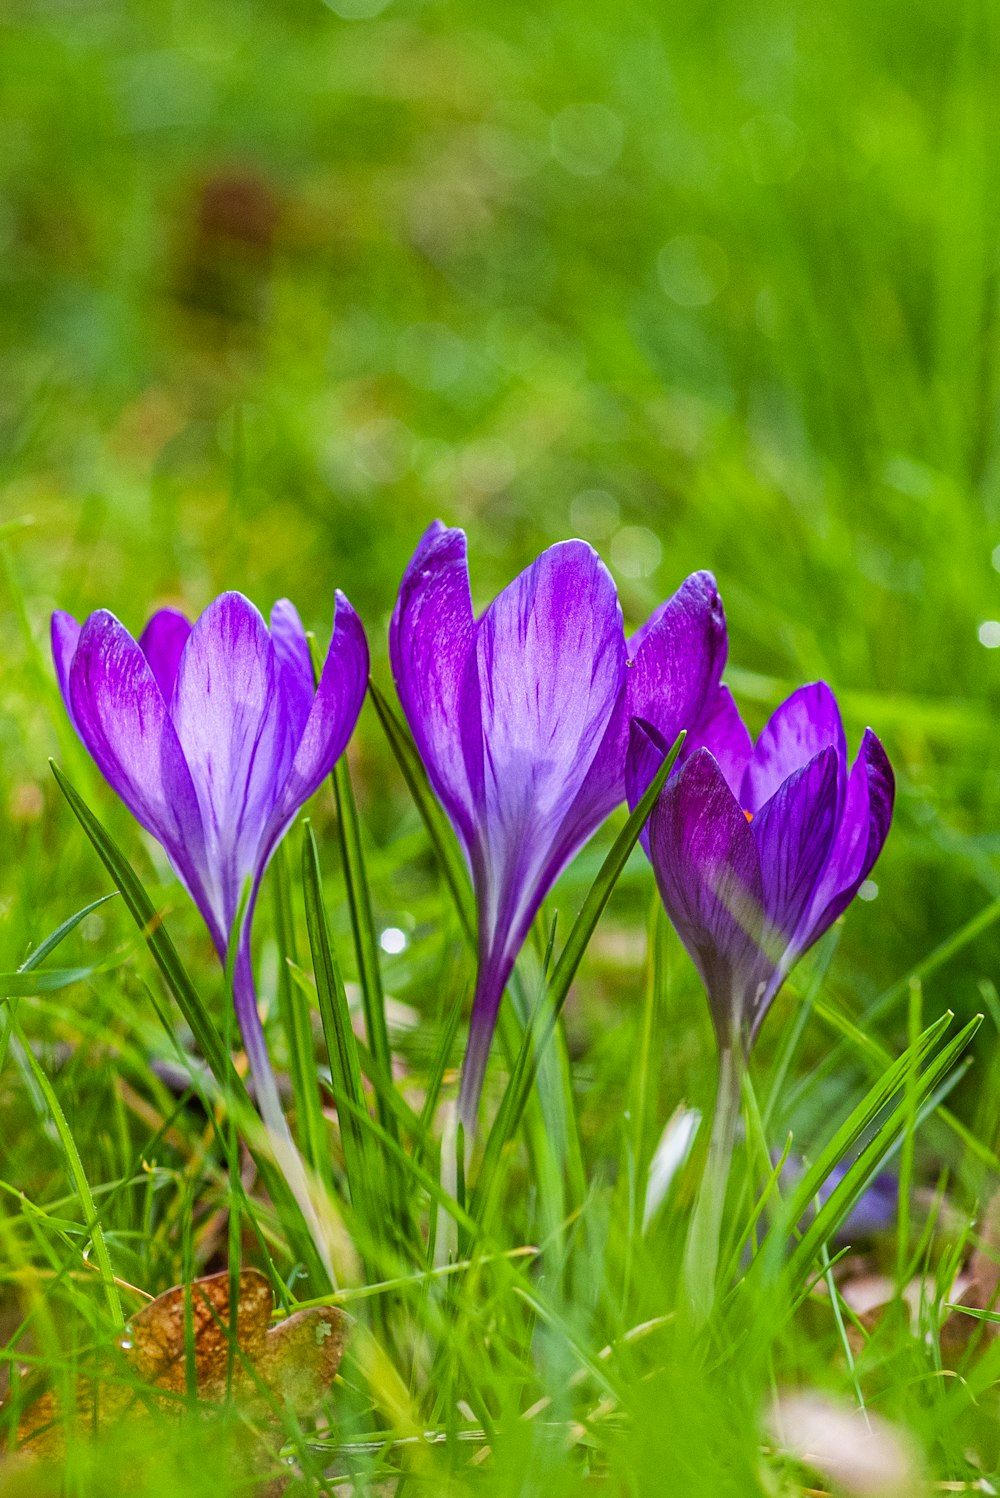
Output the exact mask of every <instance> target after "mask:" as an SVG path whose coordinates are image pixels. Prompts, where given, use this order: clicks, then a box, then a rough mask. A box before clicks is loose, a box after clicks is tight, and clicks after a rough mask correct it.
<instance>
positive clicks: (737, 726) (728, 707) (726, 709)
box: [681, 687, 753, 798]
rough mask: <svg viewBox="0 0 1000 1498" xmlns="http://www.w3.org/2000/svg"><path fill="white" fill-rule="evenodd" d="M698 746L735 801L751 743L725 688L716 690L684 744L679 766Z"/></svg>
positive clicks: (747, 760) (751, 747)
mask: <svg viewBox="0 0 1000 1498" xmlns="http://www.w3.org/2000/svg"><path fill="white" fill-rule="evenodd" d="M702 746H704V747H705V748H706V749H708V750H709V752H710V753H711V755H712V757H713V759H714V760H715V762H716V764H717V765H718V766H719V769H720V770H721V771H722V773H723V775H724V776H725V778H726V784H727V785H728V786H729V789H730V790H731V791H732V793H733V795H734V796H736V797H737V798H739V794H740V789H741V787H742V784H743V776H744V774H745V772H746V767H747V764H748V763H749V760H750V756H751V754H752V753H753V740H752V739H751V738H750V734H749V732H748V731H747V726H746V724H745V723H744V722H743V719H742V718H741V717H740V710H739V708H738V707H737V706H736V703H735V702H734V701H733V694H732V692H730V690H729V688H728V687H719V688H718V689H717V691H716V692H715V695H714V697H712V698H711V699H710V701H709V704H708V706H707V707H706V709H705V711H704V713H703V714H702V717H701V718H700V719H699V720H698V722H697V723H696V724H694V726H693V728H692V731H691V732H690V733H689V734H688V736H687V738H686V739H685V740H684V748H683V750H682V751H681V763H682V764H683V763H684V761H685V760H686V759H690V757H691V755H692V754H693V753H694V751H695V750H696V749H699V748H701V747H702Z"/></svg>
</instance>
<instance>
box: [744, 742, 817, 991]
mask: <svg viewBox="0 0 1000 1498" xmlns="http://www.w3.org/2000/svg"><path fill="white" fill-rule="evenodd" d="M837 771H838V764H837V754H836V750H834V749H833V748H832V747H829V746H828V747H827V748H826V749H822V750H820V752H819V754H817V755H816V757H815V758H814V759H812V760H810V761H809V763H808V764H807V765H804V766H803V768H802V769H801V770H795V771H794V772H793V773H792V774H791V775H789V777H788V779H787V780H785V781H784V782H783V783H782V784H781V785H780V786H779V787H778V789H777V790H776V791H775V793H774V795H773V796H772V797H771V799H770V801H768V802H767V804H766V805H765V806H764V807H763V809H762V810H761V811H760V812H758V814H757V815H756V816H755V817H754V819H753V824H752V828H751V831H752V833H753V837H754V841H755V842H756V844H757V851H758V853H759V854H760V868H761V877H762V879H763V884H764V912H765V917H766V921H767V927H768V930H767V940H768V942H769V944H770V945H771V956H772V958H773V960H774V962H775V965H776V966H779V967H781V969H782V971H783V972H787V971H788V969H789V968H790V967H791V965H792V963H793V962H794V960H795V958H796V957H797V956H798V955H799V954H800V951H801V948H799V949H798V950H795V948H794V947H793V946H792V939H793V937H794V936H795V934H796V932H797V931H798V930H799V927H800V924H801V922H802V918H803V916H804V915H805V913H806V911H807V910H808V909H809V907H810V905H811V902H812V900H813V898H814V896H815V893H816V888H817V885H818V883H819V880H820V877H821V875H822V874H823V871H824V869H825V867H826V865H827V862H828V860H829V857H830V849H831V847H832V845H833V839H834V833H835V831H836V828H837V813H838V805H837V799H838V795H837ZM790 948H791V949H790Z"/></svg>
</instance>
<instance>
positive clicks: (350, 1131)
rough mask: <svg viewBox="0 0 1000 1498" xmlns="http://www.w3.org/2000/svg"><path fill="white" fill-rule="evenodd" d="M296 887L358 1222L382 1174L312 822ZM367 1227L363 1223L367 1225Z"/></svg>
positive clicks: (374, 1195) (304, 836)
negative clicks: (367, 1130) (369, 1131)
mask: <svg viewBox="0 0 1000 1498" xmlns="http://www.w3.org/2000/svg"><path fill="white" fill-rule="evenodd" d="M302 887H303V890H304V893H305V906H306V926H307V929H308V931H309V945H310V948H311V949H312V960H313V970H314V972H315V974H316V991H317V994H318V996H319V1012H320V1017H321V1018H322V1021H323V1034H324V1037H325V1039H326V1049H327V1055H328V1057H329V1061H330V1076H331V1080H332V1085H333V1096H334V1101H335V1102H336V1104H337V1116H338V1118H339V1119H340V1136H341V1140H342V1141H343V1148H344V1168H345V1170H346V1173H347V1183H348V1187H349V1189H350V1193H351V1201H352V1202H353V1203H354V1206H355V1209H356V1210H357V1212H358V1214H359V1216H360V1217H361V1218H362V1219H365V1218H369V1217H370V1211H371V1207H372V1201H373V1199H374V1200H375V1201H377V1199H378V1182H379V1180H380V1178H381V1176H382V1168H381V1162H380V1161H379V1159H378V1157H377V1155H376V1154H375V1153H374V1152H373V1151H372V1150H371V1149H369V1147H368V1144H367V1141H366V1137H365V1135H364V1134H363V1132H362V1130H361V1128H360V1126H359V1123H358V1111H359V1110H360V1111H362V1112H366V1111H367V1110H366V1109H365V1107H364V1085H363V1083H362V1080H361V1065H360V1062H359V1060H358V1050H357V1044H356V1042H355V1038H354V1030H353V1028H352V1026H351V1012H350V1009H349V1008H348V1004H347V994H346V993H345V992H344V980H343V978H342V977H341V974H340V968H339V966H338V964H337V958H336V956H335V954H334V950H333V941H332V939H331V937H330V928H329V924H328V922H327V918H326V907H325V906H324V904H323V883H322V875H321V873H320V866H319V850H318V849H317V847H316V838H315V836H314V834H313V830H312V824H311V823H310V822H309V821H306V823H305V826H304V828H303V834H302ZM372 1225H373V1223H371V1222H369V1227H371V1226H372Z"/></svg>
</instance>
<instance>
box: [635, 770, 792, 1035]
mask: <svg viewBox="0 0 1000 1498" xmlns="http://www.w3.org/2000/svg"><path fill="white" fill-rule="evenodd" d="M650 847H651V850H652V859H653V868H654V869H655V871H656V879H657V884H658V885H659V888H660V894H661V896H662V898H663V903H664V905H665V906H666V910H667V914H668V915H669V916H670V919H671V920H672V922H673V923H674V926H675V927H676V929H677V934H678V935H679V936H680V938H681V941H682V942H683V943H684V945H685V947H686V948H687V950H688V952H689V953H690V955H691V958H692V961H693V962H694V964H695V966H696V967H697V969H698V972H699V973H700V975H701V979H702V982H703V983H704V985H705V988H706V990H707V993H708V998H709V1006H710V1008H711V1011H712V1018H713V1020H714V1022H715V1027H716V1030H717V1032H718V1035H719V1041H720V1044H721V1045H723V1046H726V1045H731V1044H733V1042H734V1041H735V1040H736V1039H737V1038H741V1039H742V1038H745V1037H746V1035H747V1033H748V1031H749V1028H750V1026H751V1023H752V1020H753V1016H754V1013H755V1009H756V1006H757V1004H758V1002H759V1000H760V997H761V995H762V994H763V993H764V992H765V990H766V989H767V987H768V985H769V984H770V983H771V981H772V980H773V978H774V974H775V968H774V964H773V962H771V961H769V959H768V958H767V957H766V956H765V954H764V952H763V951H762V940H763V903H764V891H763V883H762V879H761V868H760V858H759V855H758V852H757V844H756V842H755V840H754V836H753V833H752V831H751V830H750V826H749V824H748V822H747V819H746V816H745V815H744V813H743V811H742V809H741V807H740V805H739V803H738V801H737V800H736V798H735V796H734V795H733V793H732V791H731V790H730V789H729V786H728V785H727V784H726V781H725V779H724V777H723V775H722V771H721V770H720V769H719V766H718V765H717V764H716V762H715V760H714V759H713V758H712V756H711V754H710V753H709V752H708V750H707V749H699V750H697V751H696V752H695V754H693V755H692V757H691V758H690V759H689V760H688V762H687V764H686V765H685V766H684V767H683V769H682V770H680V771H679V773H678V774H676V775H674V776H672V777H671V779H670V780H669V781H668V782H667V785H666V786H665V787H664V790H663V792H662V794H661V796H660V797H659V800H658V801H657V804H656V806H655V807H654V809H653V815H652V818H651V819H650Z"/></svg>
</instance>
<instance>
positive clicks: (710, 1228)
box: [684, 1046, 743, 1324]
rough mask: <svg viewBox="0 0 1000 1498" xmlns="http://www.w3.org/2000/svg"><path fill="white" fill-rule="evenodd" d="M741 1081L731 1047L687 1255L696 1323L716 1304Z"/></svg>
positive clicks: (722, 1066) (723, 1056)
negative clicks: (723, 1226) (721, 1238)
mask: <svg viewBox="0 0 1000 1498" xmlns="http://www.w3.org/2000/svg"><path fill="white" fill-rule="evenodd" d="M742 1076H743V1062H742V1057H741V1055H740V1053H739V1051H738V1049H734V1048H733V1047H730V1046H727V1047H726V1048H725V1049H724V1050H722V1051H720V1053H719V1087H718V1092H717V1094H716V1100H715V1117H714V1118H713V1120H712V1137H711V1139H710V1140H709V1145H708V1159H707V1161H706V1162H705V1173H704V1175H703V1176H702V1178H701V1185H700V1187H699V1189H698V1198H697V1201H696V1202H695V1207H694V1214H693V1216H692V1218H691V1225H690V1227H689V1229H688V1238H687V1246H686V1248H685V1252H684V1289H685V1291H686V1297H687V1301H688V1305H689V1308H690V1311H691V1314H692V1316H693V1318H694V1320H695V1322H696V1324H701V1323H702V1322H704V1321H706V1320H707V1319H708V1316H709V1314H710V1312H711V1310H712V1306H713V1304H714V1302H715V1292H716V1278H717V1275H718V1268H719V1239H720V1236H721V1233H722V1217H723V1211H724V1209H725V1204H726V1188H727V1186H728V1184H729V1170H730V1166H731V1164H732V1158H733V1145H734V1143H735V1140H736V1125H737V1122H738V1120H739V1116H740V1094H741V1086H742Z"/></svg>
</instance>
